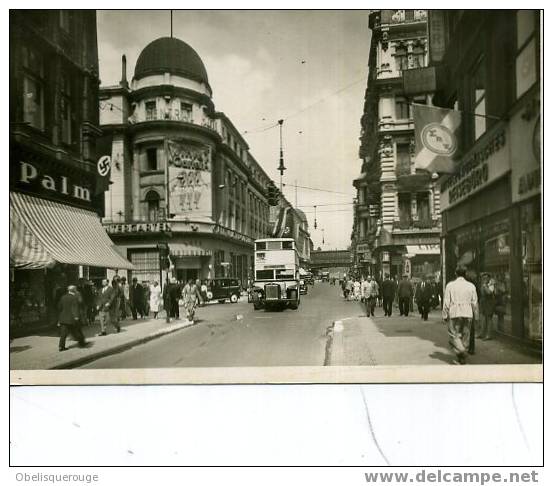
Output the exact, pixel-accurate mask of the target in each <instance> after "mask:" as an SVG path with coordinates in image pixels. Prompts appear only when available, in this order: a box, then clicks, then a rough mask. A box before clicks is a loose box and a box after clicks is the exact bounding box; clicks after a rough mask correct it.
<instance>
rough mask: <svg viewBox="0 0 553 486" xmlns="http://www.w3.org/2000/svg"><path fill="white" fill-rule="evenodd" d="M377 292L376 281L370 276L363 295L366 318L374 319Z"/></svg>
mask: <svg viewBox="0 0 553 486" xmlns="http://www.w3.org/2000/svg"><path fill="white" fill-rule="evenodd" d="M378 292H379V291H378V284H377V283H376V280H375V279H374V277H372V276H371V277H369V282H368V285H367V288H366V293H365V304H366V310H367V317H374V308H375V306H376V299H378ZM367 294H368V295H367Z"/></svg>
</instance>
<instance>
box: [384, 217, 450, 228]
mask: <svg viewBox="0 0 553 486" xmlns="http://www.w3.org/2000/svg"><path fill="white" fill-rule="evenodd" d="M439 227H440V220H439V219H430V218H424V219H418V220H410V219H405V220H399V221H394V223H393V226H392V228H393V229H394V230H419V229H438V228H439Z"/></svg>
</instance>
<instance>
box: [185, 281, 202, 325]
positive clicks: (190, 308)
mask: <svg viewBox="0 0 553 486" xmlns="http://www.w3.org/2000/svg"><path fill="white" fill-rule="evenodd" d="M182 299H183V300H184V308H185V310H186V319H187V320H188V321H189V322H190V323H193V322H194V314H195V312H196V303H197V302H198V299H199V301H200V302H201V295H200V289H199V287H198V286H197V285H196V284H195V283H194V280H192V279H190V280H188V282H187V283H186V285H185V286H184V289H182Z"/></svg>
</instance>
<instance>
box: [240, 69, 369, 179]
mask: <svg viewBox="0 0 553 486" xmlns="http://www.w3.org/2000/svg"><path fill="white" fill-rule="evenodd" d="M366 79H367V77H366V76H363V77H361V78H359V79H357V80H355V81H354V82H352V83H349V84H346V85H345V86H342V87H341V88H340V89H338V90H336V91H334V92H332V93H330V94H328V95H326V96H323V97H322V98H320V99H318V100H317V101H314V102H313V103H311V104H309V105H307V106H305V107H304V108H301V109H300V110H298V111H295V112H293V113H292V114H291V115H288V116H286V117H283V118H282V120H284V121H286V120H289V119H290V118H293V117H295V116H298V115H300V114H301V113H303V112H304V111H307V110H309V109H311V108H313V107H314V106H316V105H318V104H319V103H322V102H323V101H326V100H327V99H328V98H331V97H332V96H335V95H337V94H340V93H342V92H343V91H346V90H347V89H349V88H351V87H353V86H355V85H356V84H359V83H360V82H361V81H366ZM278 125H279V124H278V122H277V123H274V124H272V125H269V126H265V127H260V128H254V129H252V130H245V131H244V132H242V134H244V135H245V134H254V133H262V132H266V131H267V130H270V129H271V128H275V127H278ZM298 187H299V186H298Z"/></svg>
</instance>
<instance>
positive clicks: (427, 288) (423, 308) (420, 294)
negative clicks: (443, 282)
mask: <svg viewBox="0 0 553 486" xmlns="http://www.w3.org/2000/svg"><path fill="white" fill-rule="evenodd" d="M433 298H434V288H433V285H432V277H431V276H429V275H427V276H426V277H423V279H422V280H421V281H420V282H419V284H418V285H417V289H416V291H415V301H416V302H417V306H418V308H419V312H420V315H421V317H422V320H423V321H427V320H428V312H429V311H430V304H431V302H432V299H433Z"/></svg>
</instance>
